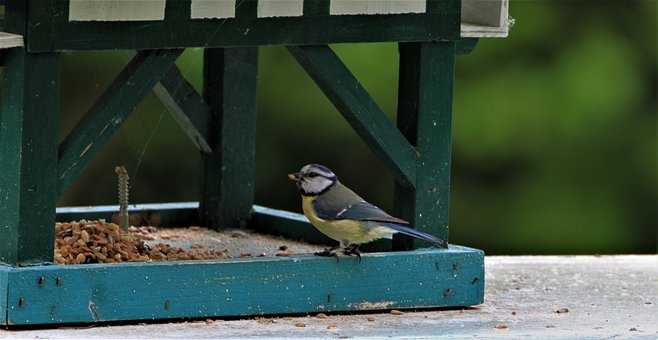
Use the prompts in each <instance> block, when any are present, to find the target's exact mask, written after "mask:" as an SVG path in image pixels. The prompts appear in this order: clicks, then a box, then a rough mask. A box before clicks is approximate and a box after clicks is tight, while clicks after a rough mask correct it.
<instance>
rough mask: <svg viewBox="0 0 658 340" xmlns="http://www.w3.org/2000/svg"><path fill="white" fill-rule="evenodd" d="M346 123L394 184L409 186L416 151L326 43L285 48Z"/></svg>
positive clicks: (414, 170)
mask: <svg viewBox="0 0 658 340" xmlns="http://www.w3.org/2000/svg"><path fill="white" fill-rule="evenodd" d="M288 50H289V51H290V53H291V54H292V55H293V56H294V57H295V58H296V59H297V62H299V64H300V65H301V66H302V67H303V68H304V69H305V70H306V72H307V73H308V74H309V75H310V76H311V78H313V80H314V81H315V83H316V84H317V85H318V86H319V87H320V89H321V90H322V91H323V92H324V94H325V95H326V96H327V97H328V98H329V100H331V102H332V103H333V104H334V106H336V108H337V109H338V111H340V113H341V114H342V115H343V117H345V119H346V120H347V122H348V123H349V124H350V125H351V126H352V128H354V130H355V131H356V132H357V133H358V134H359V136H361V138H363V139H364V140H365V141H366V143H367V144H368V146H369V147H370V148H371V149H372V150H373V152H374V153H375V154H376V155H377V156H379V158H380V159H382V160H383V161H384V162H385V163H386V164H387V165H388V166H389V168H391V169H392V170H393V175H394V176H395V177H396V179H397V180H398V183H400V184H401V185H403V186H405V187H410V188H413V187H414V186H415V183H416V161H417V153H416V150H415V149H414V147H413V146H412V145H411V144H410V143H409V142H408V141H407V139H406V138H405V137H404V135H402V133H401V132H400V131H399V130H398V129H397V128H396V127H395V125H394V124H393V123H392V122H391V121H390V120H389V119H388V117H386V114H385V113H384V112H383V111H382V110H381V109H380V108H379V106H378V105H377V103H375V101H374V100H373V99H372V98H371V97H370V95H369V94H368V92H367V91H366V89H365V88H363V86H361V84H360V83H359V81H358V80H357V79H356V78H355V77H354V75H352V73H351V72H350V70H349V69H348V68H347V67H346V66H345V64H343V62H342V61H341V60H340V58H338V56H337V55H336V54H335V53H334V52H333V51H332V50H331V48H330V47H329V46H326V45H323V46H303V47H293V46H291V47H288Z"/></svg>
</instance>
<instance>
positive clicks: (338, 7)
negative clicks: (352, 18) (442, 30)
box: [329, 0, 427, 15]
mask: <svg viewBox="0 0 658 340" xmlns="http://www.w3.org/2000/svg"><path fill="white" fill-rule="evenodd" d="M426 6H427V1H426V0H402V1H401V0H332V1H331V7H330V9H329V12H330V13H331V14H332V15H358V14H403V13H425V11H426V10H427V8H426Z"/></svg>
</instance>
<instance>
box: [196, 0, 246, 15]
mask: <svg viewBox="0 0 658 340" xmlns="http://www.w3.org/2000/svg"><path fill="white" fill-rule="evenodd" d="M235 2H236V0H192V2H191V4H190V6H191V9H190V12H191V17H192V19H223V18H234V17H235Z"/></svg>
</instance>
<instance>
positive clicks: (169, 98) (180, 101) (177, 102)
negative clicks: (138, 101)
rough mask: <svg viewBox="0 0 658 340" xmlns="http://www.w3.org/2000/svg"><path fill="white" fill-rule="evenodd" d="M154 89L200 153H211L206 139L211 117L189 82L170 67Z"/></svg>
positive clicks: (201, 98)
mask: <svg viewBox="0 0 658 340" xmlns="http://www.w3.org/2000/svg"><path fill="white" fill-rule="evenodd" d="M153 92H154V93H155V95H156V96H157V97H158V98H159V99H160V101H161V102H162V104H163V105H164V106H165V107H166V108H167V110H168V111H169V113H171V116H172V117H173V118H174V120H175V121H176V123H178V125H179V126H180V127H181V129H183V132H185V135H187V137H188V138H189V139H190V141H192V143H194V145H195V146H196V147H197V148H198V149H199V150H201V151H202V152H205V153H210V152H212V148H211V147H210V145H208V141H207V137H208V128H209V125H210V118H211V117H210V107H209V106H208V105H207V104H206V102H205V101H204V100H203V97H201V95H199V93H197V92H196V90H195V89H194V87H192V84H190V83H189V82H188V81H187V80H186V79H185V77H183V75H182V74H181V73H180V70H178V67H176V66H173V67H172V68H171V69H169V72H167V75H166V76H165V77H164V78H162V79H161V80H160V83H158V84H156V85H155V87H153Z"/></svg>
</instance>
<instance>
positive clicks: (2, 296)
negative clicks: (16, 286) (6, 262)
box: [0, 265, 11, 325]
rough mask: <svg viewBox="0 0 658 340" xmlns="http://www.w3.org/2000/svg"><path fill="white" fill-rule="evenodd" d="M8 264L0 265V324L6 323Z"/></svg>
mask: <svg viewBox="0 0 658 340" xmlns="http://www.w3.org/2000/svg"><path fill="white" fill-rule="evenodd" d="M10 270H11V268H10V267H8V266H3V265H0V325H6V324H7V307H8V306H7V294H8V293H9V271H10Z"/></svg>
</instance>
